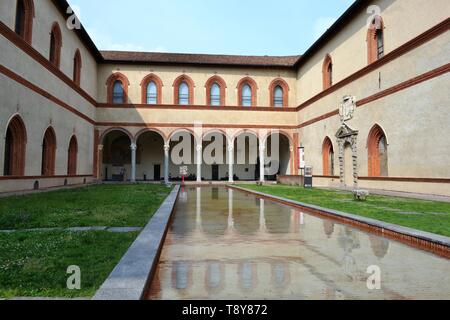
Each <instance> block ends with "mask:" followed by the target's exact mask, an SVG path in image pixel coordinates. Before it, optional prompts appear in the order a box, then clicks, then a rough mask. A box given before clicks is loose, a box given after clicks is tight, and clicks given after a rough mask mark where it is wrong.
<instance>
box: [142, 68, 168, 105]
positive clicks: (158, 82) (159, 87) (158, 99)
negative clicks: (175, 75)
mask: <svg viewBox="0 0 450 320" xmlns="http://www.w3.org/2000/svg"><path fill="white" fill-rule="evenodd" d="M150 82H153V83H154V84H155V85H156V104H162V87H163V82H162V81H161V78H159V77H158V76H157V75H156V74H153V73H150V74H149V75H147V76H146V77H145V78H144V79H142V81H141V103H142V104H149V103H148V102H149V101H148V98H147V97H148V90H147V89H148V85H149V84H150Z"/></svg>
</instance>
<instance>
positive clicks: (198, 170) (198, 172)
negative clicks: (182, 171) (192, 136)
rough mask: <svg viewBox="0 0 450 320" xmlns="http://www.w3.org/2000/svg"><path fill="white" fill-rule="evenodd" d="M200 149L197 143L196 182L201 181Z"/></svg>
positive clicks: (201, 148)
mask: <svg viewBox="0 0 450 320" xmlns="http://www.w3.org/2000/svg"><path fill="white" fill-rule="evenodd" d="M202 150H203V147H202V146H201V145H197V182H202Z"/></svg>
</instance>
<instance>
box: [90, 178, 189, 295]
mask: <svg viewBox="0 0 450 320" xmlns="http://www.w3.org/2000/svg"><path fill="white" fill-rule="evenodd" d="M179 192H180V186H179V185H176V186H174V188H173V190H172V191H171V192H170V194H169V195H168V196H167V198H166V199H165V200H164V202H163V203H162V204H161V206H160V207H159V209H158V210H157V211H156V212H155V214H154V215H153V217H152V218H151V219H150V221H149V222H148V224H147V225H146V226H145V228H144V229H143V230H142V232H141V233H140V234H139V236H138V237H137V238H136V240H135V241H134V242H133V244H132V245H131V246H130V247H129V248H128V250H127V252H126V253H125V254H124V255H123V257H122V258H121V260H120V261H119V263H118V264H117V265H116V266H115V267H114V269H113V271H112V272H111V274H110V275H109V276H108V278H107V279H106V280H105V282H103V284H102V285H101V286H100V289H98V290H97V292H96V293H95V295H94V297H93V298H92V300H141V299H143V297H144V295H145V292H146V290H147V287H148V285H149V283H150V282H151V280H152V278H153V275H154V272H155V270H156V267H157V265H158V262H159V257H160V254H161V250H162V247H163V244H164V241H165V238H166V235H167V231H168V227H169V225H170V221H171V219H172V216H173V213H174V211H175V210H174V209H175V205H176V202H177V199H178V195H179Z"/></svg>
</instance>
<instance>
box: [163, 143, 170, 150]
mask: <svg viewBox="0 0 450 320" xmlns="http://www.w3.org/2000/svg"><path fill="white" fill-rule="evenodd" d="M169 150H170V144H169V143H165V144H164V151H165V152H169Z"/></svg>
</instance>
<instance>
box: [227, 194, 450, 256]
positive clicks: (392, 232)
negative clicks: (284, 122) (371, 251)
mask: <svg viewBox="0 0 450 320" xmlns="http://www.w3.org/2000/svg"><path fill="white" fill-rule="evenodd" d="M227 188H229V189H234V190H238V191H241V192H245V193H249V194H253V195H256V196H259V197H261V198H265V199H268V200H271V201H274V202H278V203H281V204H284V205H288V206H291V207H295V208H302V209H307V210H308V211H309V212H311V213H312V214H315V215H318V216H320V217H327V218H330V219H333V220H337V221H339V222H341V223H344V224H348V225H351V226H352V227H356V228H359V229H362V230H364V231H368V232H370V233H373V234H376V235H379V236H384V237H386V238H390V239H392V240H396V241H399V242H401V243H404V244H407V245H409V246H411V247H415V248H418V249H422V250H424V251H427V252H431V253H433V254H436V255H438V256H440V257H444V258H447V259H450V238H449V237H445V236H441V235H437V234H434V233H429V232H426V231H420V230H417V229H412V228H407V227H402V226H400V225H395V224H391V223H388V222H384V221H380V220H375V219H370V218H366V217H362V216H357V215H354V214H351V213H346V212H342V211H337V210H332V209H328V208H323V207H319V206H316V205H311V204H307V203H303V202H300V201H295V200H290V199H286V198H283V197H278V196H274V195H271V194H267V193H262V192H259V191H254V190H250V189H246V188H242V187H238V186H232V185H228V186H227Z"/></svg>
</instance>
